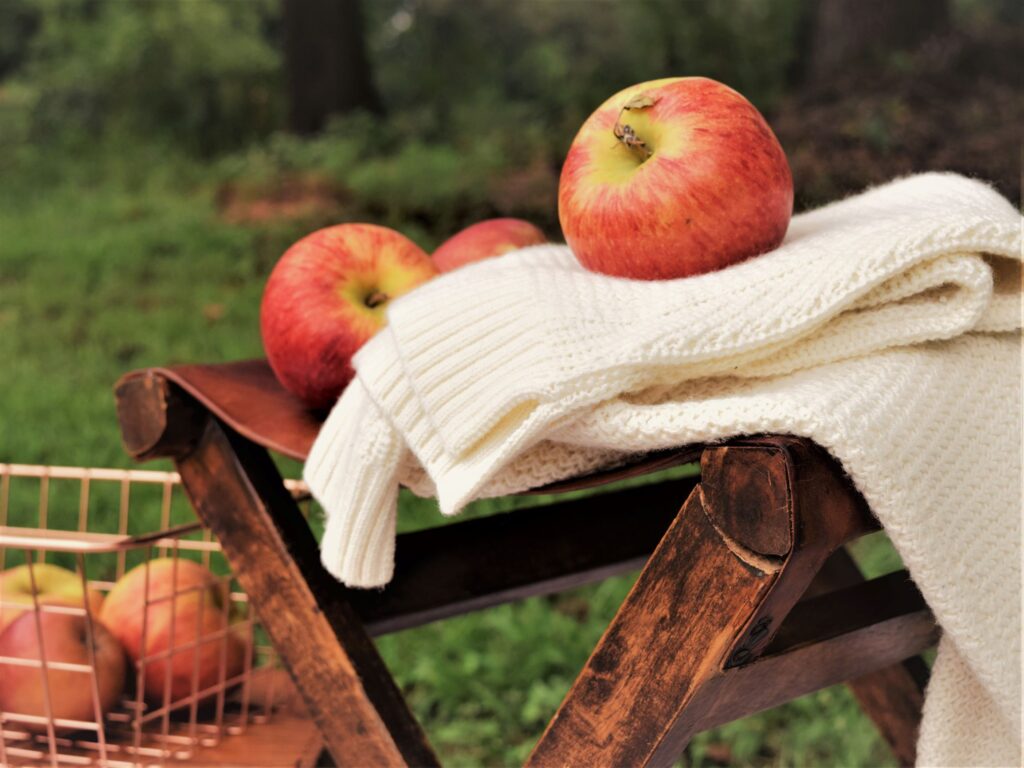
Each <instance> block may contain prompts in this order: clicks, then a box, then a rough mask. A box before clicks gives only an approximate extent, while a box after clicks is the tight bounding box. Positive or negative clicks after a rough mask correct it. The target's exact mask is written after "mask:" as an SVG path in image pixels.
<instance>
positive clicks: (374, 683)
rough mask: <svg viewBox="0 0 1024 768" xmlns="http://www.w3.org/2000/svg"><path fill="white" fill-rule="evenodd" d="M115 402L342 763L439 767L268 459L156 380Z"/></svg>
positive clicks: (128, 388)
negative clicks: (237, 588) (182, 494)
mask: <svg viewBox="0 0 1024 768" xmlns="http://www.w3.org/2000/svg"><path fill="white" fill-rule="evenodd" d="M118 400H119V403H118V406H119V414H120V417H121V421H122V431H123V433H124V436H125V442H126V445H127V447H128V449H129V451H130V452H132V453H133V454H135V455H136V456H137V457H147V456H154V455H167V454H170V455H171V456H173V457H174V459H175V462H176V464H177V466H178V471H179V472H180V473H181V477H182V483H183V485H184V486H185V489H186V491H187V493H188V495H189V497H190V498H191V500H192V503H193V505H194V506H195V508H196V510H197V512H198V513H199V515H200V517H201V518H202V519H203V521H204V522H205V523H206V524H207V525H208V526H209V527H210V528H211V529H212V530H213V532H214V534H216V536H217V537H218V539H219V540H220V543H221V546H222V548H223V551H224V554H225V556H226V557H227V559H228V562H230V564H231V567H232V569H233V570H234V573H235V576H236V577H237V579H238V581H239V583H240V584H241V585H242V588H243V589H245V591H246V592H247V593H248V595H249V600H250V602H251V603H252V605H253V607H254V608H255V610H256V613H257V614H258V615H259V618H260V621H261V623H262V624H263V626H264V628H265V629H266V631H267V633H268V634H269V635H270V638H271V640H272V642H273V644H274V647H275V649H276V650H277V652H278V654H279V656H280V657H281V659H282V661H283V662H284V664H285V666H286V667H287V668H288V670H289V672H290V673H291V675H292V677H293V678H294V680H295V682H296V684H297V686H298V688H299V691H300V692H301V694H302V696H303V698H304V699H305V702H306V705H307V707H308V710H309V713H310V715H311V716H312V717H313V719H314V720H315V722H316V723H317V725H318V726H319V728H320V731H321V733H322V734H323V737H324V742H325V744H326V746H327V748H328V749H329V750H330V752H331V755H332V756H333V758H334V760H335V762H336V763H337V764H339V765H375V766H376V765H381V766H398V765H437V764H438V761H437V758H436V757H435V755H434V753H433V751H432V750H431V748H430V746H429V745H428V743H427V741H426V738H425V736H424V734H423V732H422V730H421V729H420V727H419V724H418V723H417V722H416V720H415V719H414V718H413V716H412V714H411V713H410V712H409V710H408V708H407V706H406V704H405V701H404V700H403V699H402V697H401V694H400V693H399V691H398V688H397V687H396V685H395V683H394V681H393V679H392V678H391V675H390V674H389V673H388V671H387V668H386V667H385V665H384V662H383V660H382V659H381V658H380V656H379V655H378V653H377V650H376V647H375V646H374V645H373V642H372V641H371V639H370V637H369V635H368V634H367V633H366V631H365V629H364V627H363V625H362V623H361V622H360V620H359V618H358V617H357V616H356V614H355V612H354V611H353V609H352V608H351V606H350V605H349V604H348V602H347V601H346V600H345V598H344V596H343V594H342V590H340V589H339V588H338V585H337V584H336V582H335V581H334V580H333V579H332V578H331V576H330V575H329V574H328V573H327V572H326V571H325V570H324V569H323V568H322V566H321V565H320V560H319V552H318V550H317V545H316V541H315V539H314V538H313V535H312V533H311V532H310V530H309V527H308V525H307V523H306V521H305V519H304V518H303V517H302V514H301V512H300V511H299V509H298V507H297V506H296V505H295V502H294V501H293V500H292V498H291V496H289V494H288V493H287V491H286V490H285V488H284V484H283V482H282V480H281V477H280V475H279V474H278V472H277V468H276V467H275V466H274V463H273V462H272V461H271V459H270V457H269V456H268V455H267V453H266V451H264V450H263V449H261V448H258V447H257V446H255V445H253V444H252V443H250V442H249V441H247V440H245V439H244V438H242V437H240V436H238V435H237V434H235V433H234V432H232V431H231V430H228V429H226V428H225V427H223V426H221V425H220V424H219V423H218V422H217V421H215V420H214V419H213V418H211V417H210V416H209V415H208V414H206V413H205V412H203V411H202V410H201V409H199V408H198V406H196V404H195V403H194V402H192V401H191V400H189V399H186V398H185V397H184V396H183V395H182V394H181V393H179V392H178V391H177V390H174V389H172V388H170V387H169V386H168V385H167V382H166V381H163V380H160V379H157V377H152V378H148V379H142V380H136V381H132V382H128V383H127V384H126V385H125V389H123V390H121V391H119V392H118ZM172 425H173V426H172ZM184 425H192V426H193V427H194V429H193V430H189V429H186V428H185V426H184Z"/></svg>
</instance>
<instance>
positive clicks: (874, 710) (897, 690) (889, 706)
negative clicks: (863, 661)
mask: <svg viewBox="0 0 1024 768" xmlns="http://www.w3.org/2000/svg"><path fill="white" fill-rule="evenodd" d="M862 581H864V576H863V574H862V573H861V571H860V568H859V567H858V566H857V563H855V562H854V560H853V558H852V557H850V554H849V553H848V552H847V551H846V549H845V548H841V549H838V550H836V552H835V553H834V554H833V555H832V557H830V558H829V559H828V561H827V562H826V563H825V566H824V567H823V568H822V569H821V571H820V572H819V573H818V576H817V578H816V579H815V581H814V584H812V586H811V590H808V591H809V592H812V591H813V593H815V594H824V593H827V592H831V591H833V590H837V589H842V588H844V587H850V586H853V585H855V584H857V583H859V582H862ZM928 674H929V672H928V666H927V665H926V664H925V663H924V660H923V659H922V658H921V657H920V656H914V657H913V658H910V659H907V660H906V661H903V662H901V663H899V664H893V665H892V666H890V667H886V668H884V669H880V670H878V671H877V672H871V673H869V674H867V675H863V676H861V677H858V678H855V679H853V680H850V681H849V682H848V683H847V685H848V686H849V688H850V690H851V691H852V692H853V695H854V696H855V697H856V698H857V702H858V703H859V704H860V706H861V709H863V710H864V712H865V713H866V714H867V715H868V717H870V718H871V719H872V720H873V721H874V723H875V726H876V727H877V728H878V730H879V732H880V733H881V734H882V737H883V738H884V739H885V740H886V742H888V744H889V747H890V748H891V749H892V752H893V755H894V756H895V758H896V759H897V760H898V761H899V764H900V765H913V764H914V763H915V761H916V758H917V732H918V727H919V726H920V723H921V708H922V706H923V705H924V687H925V684H926V683H927V681H928Z"/></svg>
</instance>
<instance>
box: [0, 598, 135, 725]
mask: <svg viewBox="0 0 1024 768" xmlns="http://www.w3.org/2000/svg"><path fill="white" fill-rule="evenodd" d="M55 610H59V608H54V607H53V606H50V607H43V608H41V609H40V610H39V612H38V614H37V613H36V612H35V611H25V612H24V613H22V614H21V615H20V616H19V617H18V618H16V619H15V620H14V621H12V622H11V623H10V624H9V625H8V626H7V628H6V629H5V630H4V631H3V633H2V634H0V657H7V658H9V659H25V660H34V661H40V662H41V661H45V663H46V664H47V667H46V673H45V675H44V674H43V668H42V665H41V664H36V665H21V664H17V663H12V662H10V661H7V662H0V713H3V714H4V715H5V716H11V715H13V716H14V717H10V718H9V720H10V723H11V725H16V726H20V727H24V728H26V729H27V730H29V731H34V732H37V733H43V732H46V730H47V727H46V722H45V720H42V721H40V720H36V721H34V722H25V721H23V720H20V719H18V718H17V717H16V716H17V715H32V716H34V717H36V718H47V717H53V718H55V719H63V720H77V721H79V722H89V723H99V722H101V721H102V719H103V715H104V714H106V713H107V711H109V710H110V709H111V708H112V707H113V706H114V704H116V703H117V700H118V698H119V697H120V696H121V693H122V692H123V690H124V685H125V666H126V664H125V655H124V650H123V649H122V648H121V644H120V643H119V642H118V640H117V638H116V637H114V635H113V634H112V633H111V632H109V631H108V630H107V629H106V628H105V627H104V626H103V625H102V624H100V623H99V622H98V621H93V622H91V627H90V624H89V622H88V621H87V619H86V617H85V616H81V615H71V614H68V613H57V612H55ZM37 621H38V623H37ZM90 644H91V649H90ZM72 664H73V665H76V666H75V667H73V668H67V667H65V666H62V665H72ZM94 672H95V687H94V686H93V679H94V675H93V673H94ZM44 680H45V684H44ZM73 730H77V728H76V727H75V726H74V725H65V726H58V727H57V731H58V732H64V731H73Z"/></svg>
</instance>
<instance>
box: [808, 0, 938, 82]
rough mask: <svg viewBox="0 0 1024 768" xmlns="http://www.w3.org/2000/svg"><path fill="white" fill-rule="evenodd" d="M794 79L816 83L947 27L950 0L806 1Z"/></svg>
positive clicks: (914, 43)
mask: <svg viewBox="0 0 1024 768" xmlns="http://www.w3.org/2000/svg"><path fill="white" fill-rule="evenodd" d="M808 5H809V8H808V13H807V16H806V18H805V24H804V25H803V30H802V31H803V32H804V34H803V35H801V36H802V37H803V38H804V40H803V51H804V56H803V57H802V58H803V61H802V66H801V67H800V70H801V71H799V72H798V73H797V74H798V79H800V80H803V81H805V82H820V81H822V80H825V79H827V78H829V77H832V76H833V75H836V74H838V73H840V72H841V71H842V70H843V69H844V68H845V67H846V66H847V65H849V64H853V63H856V62H857V61H859V60H862V59H864V58H866V57H869V56H872V55H875V54H877V53H880V52H891V51H896V50H905V49H908V48H913V47H915V46H916V45H918V44H919V43H921V42H923V41H924V40H926V39H927V38H929V37H930V36H932V35H934V34H935V33H937V32H942V31H944V30H945V29H946V28H948V26H949V19H950V13H949V0H810V2H809V3H808Z"/></svg>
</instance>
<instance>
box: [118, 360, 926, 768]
mask: <svg viewBox="0 0 1024 768" xmlns="http://www.w3.org/2000/svg"><path fill="white" fill-rule="evenodd" d="M117 402H118V415H119V419H120V422H121V430H122V434H123V437H124V442H125V446H126V447H127V449H128V451H129V452H130V453H131V454H132V455H133V456H134V457H135V458H136V459H140V460H143V459H149V458H153V457H157V456H166V457H170V458H172V459H174V461H175V463H176V464H177V467H178V471H179V472H180V473H181V477H182V481H183V484H184V486H185V489H186V491H187V492H188V495H189V497H190V499H191V500H192V503H193V505H194V506H195V508H196V511H197V512H198V514H199V516H200V517H201V518H202V520H203V521H204V522H205V523H206V524H207V525H208V526H209V527H210V528H211V529H212V530H213V531H214V533H215V534H216V535H217V536H218V537H219V539H220V541H221V544H222V546H223V548H224V553H225V554H226V555H227V558H228V560H229V561H230V563H231V565H232V567H233V568H234V571H235V573H236V575H237V578H238V580H239V582H240V583H241V585H242V587H243V588H244V589H245V590H246V591H247V592H248V593H249V598H250V600H251V602H252V604H253V606H255V609H256V612H257V614H258V615H259V618H260V621H261V622H262V623H263V625H264V626H265V628H266V630H267V632H268V634H269V635H270V638H271V640H272V641H273V643H274V646H275V647H276V649H277V651H278V653H279V654H280V656H281V658H282V660H283V662H284V664H285V666H286V668H287V669H288V671H289V672H290V673H291V675H292V677H293V678H294V680H295V682H296V684H297V685H298V688H299V690H300V691H301V692H302V695H303V697H304V698H305V701H306V704H307V706H308V708H309V712H310V714H311V716H312V717H313V719H314V720H315V721H316V723H317V724H318V726H319V727H320V730H321V732H322V733H323V737H324V741H325V744H326V746H327V749H328V750H329V751H330V753H331V755H332V756H333V758H334V760H335V761H336V762H337V763H338V764H339V765H349V764H354V765H437V764H438V761H437V757H436V756H435V755H434V753H433V751H432V749H431V747H430V745H429V743H428V742H427V740H426V738H425V736H424V733H423V731H422V729H421V728H420V725H419V723H417V722H416V720H415V719H414V717H413V716H412V714H411V713H410V711H409V709H408V707H407V706H406V703H405V701H404V700H403V699H402V697H401V694H400V693H399V691H398V688H397V686H396V685H395V683H394V680H393V679H392V677H391V675H390V674H389V673H388V671H387V669H386V667H385V666H384V663H383V662H382V660H381V657H380V656H379V655H378V653H377V650H376V648H375V646H374V644H373V642H372V641H371V639H370V638H371V636H373V635H379V634H384V633H387V632H394V631H396V630H399V629H405V628H408V627H413V626H417V625H420V624H424V623H426V622H429V621H434V620H437V619H442V618H445V617H448V616H454V615H457V614H461V613H466V612H469V611H474V610H478V609H481V608H485V607H488V606H493V605H497V604H499V603H503V602H507V601H510V600H516V599H519V598H522V597H526V596H529V595H540V594H548V593H552V592H557V591H560V590H563V589H567V588H569V587H573V586H576V585H579V584H584V583H587V582H592V581H597V580H600V579H604V578H606V577H608V576H611V575H614V574H618V573H622V572H625V571H629V570H631V569H636V568H638V567H641V566H642V568H643V570H642V571H641V573H640V576H639V579H638V580H637V582H636V584H635V586H634V587H633V589H632V591H631V592H630V593H629V595H628V596H627V597H626V599H625V601H624V602H623V604H622V606H621V607H620V608H619V611H618V613H617V614H616V616H615V618H614V619H613V620H612V622H611V624H610V626H609V627H608V629H607V630H606V631H605V633H604V636H603V637H602V638H601V640H600V642H599V643H598V644H597V647H596V648H595V649H594V651H593V653H592V654H591V656H590V659H589V661H588V662H587V664H586V666H585V667H584V669H583V671H582V672H581V673H580V675H579V677H578V678H577V680H576V682H575V684H574V685H573V687H572V690H571V691H570V692H569V694H568V696H567V697H566V699H565V701H564V702H563V703H562V705H561V707H560V708H559V710H558V712H557V713H556V714H555V716H554V718H553V719H552V720H551V722H550V724H549V725H548V727H547V730H546V731H545V733H544V735H543V736H542V738H541V739H540V741H539V742H538V744H537V746H536V748H535V749H534V751H533V753H532V754H531V755H530V757H529V759H528V761H527V763H528V764H529V765H538V766H548V765H551V766H554V765H571V766H596V765H602V766H603V765H624V766H639V765H670V764H671V763H673V762H674V761H675V760H676V759H678V757H679V756H680V754H681V752H682V750H683V749H684V747H685V746H686V744H687V742H688V741H689V739H690V738H691V737H692V736H693V735H694V734H695V733H697V732H699V731H701V730H704V729H707V728H711V727H713V726H716V725H719V724H722V723H726V722H729V721H731V720H735V719H737V718H740V717H744V716H746V715H749V714H752V713H754V712H758V711H760V710H763V709H767V708H769V707H774V706H776V705H778V704H781V703H783V702H785V701H788V700H790V699H793V698H795V697H798V696H802V695H804V694H806V693H810V692H811V691H815V690H818V689H820V688H824V687H826V686H830V685H833V684H836V683H839V682H848V683H849V685H850V686H851V688H852V689H853V691H854V693H855V695H856V696H857V698H858V700H859V702H860V704H861V706H862V707H863V708H864V709H865V710H866V711H867V713H868V714H869V715H870V716H871V717H872V718H873V720H874V721H875V723H876V724H877V725H878V727H879V728H880V730H881V732H882V734H883V735H884V737H885V738H886V740H887V741H888V742H889V744H890V745H891V746H892V748H893V751H894V753H895V755H896V756H897V758H898V759H899V760H900V761H901V763H904V764H910V763H912V762H913V760H914V745H915V740H916V731H917V724H918V721H919V718H920V709H921V700H922V693H921V691H922V686H923V683H924V679H925V677H926V673H927V672H926V667H925V666H924V664H923V662H922V661H921V660H920V658H918V657H916V654H918V653H919V652H920V651H922V650H923V649H925V648H927V647H929V646H931V645H933V644H934V643H935V642H936V640H937V638H938V628H937V627H936V625H935V623H934V620H933V618H932V616H931V613H930V612H929V611H928V609H927V607H926V606H925V604H924V601H923V600H922V598H921V595H920V594H919V593H918V591H917V589H916V588H915V587H914V585H913V584H912V583H911V581H910V580H909V578H908V576H907V574H906V572H899V573H894V574H890V575H887V576H884V577H881V578H879V579H875V580H873V581H864V579H863V578H862V576H861V574H860V572H859V571H858V569H857V566H856V565H855V564H854V563H853V561H852V559H851V558H850V557H849V555H847V554H846V552H845V550H844V549H843V545H844V544H845V543H846V542H847V541H850V540H851V539H854V538H856V537H858V536H861V535H863V534H865V533H868V532H870V531H873V530H877V528H878V523H877V521H876V520H875V519H874V518H873V517H872V515H871V513H870V510H868V508H867V505H866V504H865V503H864V501H863V499H862V498H861V496H860V495H859V494H858V493H857V492H856V491H855V490H854V488H853V487H852V486H851V484H850V483H849V481H848V480H847V478H846V477H845V475H843V473H842V471H841V470H840V468H839V467H838V466H837V464H836V463H835V462H834V461H833V460H832V459H831V458H830V457H829V456H828V455H827V454H826V453H825V452H824V451H823V450H821V449H820V448H818V447H817V446H816V445H814V444H813V443H812V442H810V441H808V440H804V439H798V438H793V437H785V436H761V437H752V438H743V439H737V440H733V441H731V442H729V443H728V444H726V445H713V446H703V447H702V446H694V447H690V448H687V449H684V450H679V451H673V452H669V453H661V454H657V455H653V456H651V457H649V458H648V459H647V460H646V461H644V462H642V463H639V464H637V465H635V466H631V467H628V468H626V469H619V470H616V471H612V472H607V473H603V474H601V475H597V476H592V477H586V478H579V479H576V480H573V481H571V482H565V483H560V484H557V485H556V486H551V487H548V488H545V489H543V490H544V491H545V492H546V493H552V492H558V491H563V490H570V489H578V488H583V487H591V486H596V485H600V484H603V483H607V482H610V481H612V480H617V479H621V478H623V477H627V476H632V475H638V474H641V473H646V472H651V471H654V470H657V469H663V468H666V467H668V466H672V465H675V464H681V463H684V462H692V461H697V460H699V461H700V464H701V476H700V478H699V481H698V480H696V479H684V480H673V481H666V482H663V483H660V484H656V485H647V486H641V487H638V488H634V489H630V490H620V491H615V492H611V493H606V494H604V495H599V496H593V497H588V498H585V499H582V500H580V499H577V500H570V501H562V502H560V503H557V504H554V505H551V506H548V507H545V508H543V509H540V510H537V509H528V510H522V511H518V512H512V513H508V514H502V515H497V516H494V517H490V518H483V519H477V520H470V521H465V522H460V523H455V524H452V525H447V526H443V527H439V528H435V529H431V530H426V531H418V532H415V533H407V534H402V535H400V536H399V537H398V545H397V550H396V556H395V559H396V567H395V577H394V580H393V581H392V582H391V583H390V584H389V585H388V586H387V587H386V588H385V589H383V590H368V591H361V590H350V589H347V588H345V587H343V586H341V585H340V584H338V583H337V582H336V581H335V580H334V579H333V578H332V577H331V576H330V575H329V574H328V573H327V572H326V571H325V570H324V569H323V568H322V566H321V565H320V558H319V552H318V549H317V543H316V541H315V539H314V537H313V535H312V533H311V532H310V530H309V527H308V526H307V524H306V521H305V519H304V518H303V516H302V514H301V512H300V511H299V509H298V508H297V506H296V504H295V502H294V500H293V499H292V497H291V496H290V495H289V494H288V493H287V492H286V490H285V488H284V485H283V483H282V479H281V477H280V475H279V474H278V471H277V468H276V467H275V465H274V463H273V462H272V461H271V459H270V456H269V455H268V453H267V450H266V449H270V450H274V451H278V452H280V453H282V454H284V455H287V456H291V457H294V458H298V459H302V458H304V457H305V456H306V454H307V453H308V451H309V447H310V445H311V444H312V442H313V439H314V438H315V436H316V433H317V430H318V428H319V425H320V421H319V419H318V418H317V417H316V416H315V415H314V414H311V413H310V412H308V411H307V410H305V409H304V408H303V407H302V405H301V404H300V403H299V402H297V401H296V400H295V399H294V398H292V397H291V396H290V395H288V394H287V393H286V392H284V391H283V390H282V389H281V387H280V386H279V385H278V384H277V382H276V380H275V379H274V377H273V375H272V373H271V371H270V369H269V367H268V366H267V365H266V363H264V362H262V361H252V362H243V363H232V364H228V365H216V366H180V367H175V368H157V369H149V370H144V371H137V372H134V373H131V374H128V375H127V376H125V377H124V378H122V379H121V381H120V382H118V384H117ZM537 541H543V542H544V546H543V547H542V548H541V547H538V546H536V543H535V542H537Z"/></svg>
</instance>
